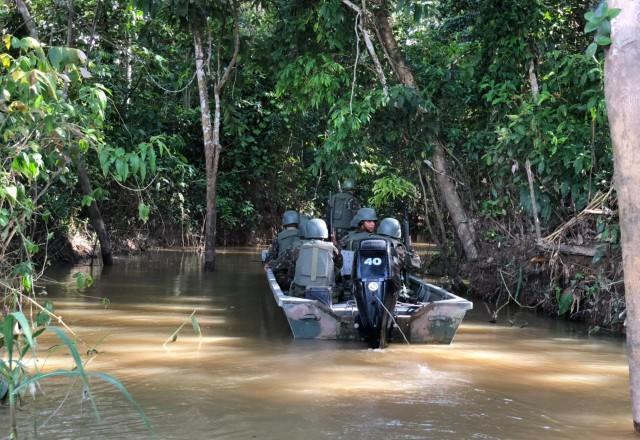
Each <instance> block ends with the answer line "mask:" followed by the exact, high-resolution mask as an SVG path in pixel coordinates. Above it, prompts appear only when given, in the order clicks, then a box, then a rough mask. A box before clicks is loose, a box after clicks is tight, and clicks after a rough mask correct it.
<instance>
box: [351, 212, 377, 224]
mask: <svg viewBox="0 0 640 440" xmlns="http://www.w3.org/2000/svg"><path fill="white" fill-rule="evenodd" d="M356 216H357V217H358V219H359V221H358V224H360V223H361V222H367V221H372V222H377V221H378V216H377V215H376V211H375V209H373V208H360V209H358V212H357V213H356Z"/></svg>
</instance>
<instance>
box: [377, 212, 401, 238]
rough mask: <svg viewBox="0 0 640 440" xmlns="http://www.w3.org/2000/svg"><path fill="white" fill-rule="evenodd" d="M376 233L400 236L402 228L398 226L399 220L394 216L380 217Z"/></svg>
mask: <svg viewBox="0 0 640 440" xmlns="http://www.w3.org/2000/svg"><path fill="white" fill-rule="evenodd" d="M377 233H378V234H379V235H386V236H387V237H393V238H400V237H402V229H401V228H400V222H399V221H398V220H396V219H395V218H391V217H387V218H384V219H382V221H381V222H380V225H379V226H378V231H377Z"/></svg>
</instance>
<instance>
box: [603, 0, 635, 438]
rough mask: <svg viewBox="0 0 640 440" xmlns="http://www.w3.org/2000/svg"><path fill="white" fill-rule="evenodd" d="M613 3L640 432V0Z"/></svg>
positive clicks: (610, 74) (619, 176) (612, 78)
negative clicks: (639, 190) (615, 12)
mask: <svg viewBox="0 0 640 440" xmlns="http://www.w3.org/2000/svg"><path fill="white" fill-rule="evenodd" d="M609 6H610V7H614V8H615V7H618V8H621V12H620V15H619V16H618V17H617V18H615V19H614V20H613V23H612V26H611V40H612V43H611V46H610V48H609V49H608V50H607V55H606V59H605V97H606V102H607V111H608V113H609V124H610V127H611V138H612V140H613V146H614V171H615V187H616V191H617V193H618V208H619V214H620V232H621V236H622V255H623V265H624V285H625V292H626V304H627V350H628V355H629V380H630V381H631V404H632V413H633V426H634V428H635V430H636V432H640V192H638V188H640V39H638V35H640V20H638V17H640V2H638V1H624V0H610V2H609Z"/></svg>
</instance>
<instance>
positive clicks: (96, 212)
mask: <svg viewBox="0 0 640 440" xmlns="http://www.w3.org/2000/svg"><path fill="white" fill-rule="evenodd" d="M75 163H76V171H77V173H78V183H79V184H80V189H81V191H82V194H84V195H85V196H90V195H91V194H92V193H93V189H92V188H91V181H90V180H89V174H88V173H87V164H86V163H85V161H84V158H83V157H82V154H80V153H78V155H77V156H76V160H75ZM87 211H88V212H89V220H90V221H91V226H92V227H93V230H94V231H96V234H97V235H98V240H100V254H101V255H102V264H103V265H104V266H111V265H113V255H112V253H111V240H110V239H109V234H107V228H106V227H105V225H104V221H103V220H102V214H100V209H99V208H98V204H97V203H96V201H95V200H94V201H92V202H91V205H89V206H88V208H87Z"/></svg>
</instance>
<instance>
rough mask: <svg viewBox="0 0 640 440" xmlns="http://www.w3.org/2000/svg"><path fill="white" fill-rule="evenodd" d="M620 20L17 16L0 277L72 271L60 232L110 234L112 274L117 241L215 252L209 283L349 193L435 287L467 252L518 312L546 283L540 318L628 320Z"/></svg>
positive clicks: (408, 14)
mask: <svg viewBox="0 0 640 440" xmlns="http://www.w3.org/2000/svg"><path fill="white" fill-rule="evenodd" d="M594 8H595V9H594ZM618 12H619V10H617V9H609V8H607V5H606V3H602V4H600V5H597V4H589V3H588V2H581V1H572V0H558V1H553V2H543V1H538V0H509V1H495V0H492V1H486V0H433V1H411V2H408V1H400V0H398V1H387V0H371V1H369V2H362V3H353V2H351V1H349V0H321V1H288V0H285V1H279V0H272V1H240V0H238V1H231V0H229V1H215V2H209V1H206V0H192V1H186V0H174V1H148V0H144V1H139V2H114V1H102V0H66V1H49V0H33V1H30V2H25V1H24V0H14V1H9V2H4V3H3V4H2V5H1V6H0V28H1V31H2V34H3V44H2V48H1V51H2V53H1V54H0V57H1V58H0V59H1V61H2V62H1V65H0V68H1V69H2V79H0V90H1V91H2V95H1V96H0V133H1V134H2V147H1V148H2V158H3V159H2V164H3V169H2V171H1V173H2V174H0V227H2V228H3V233H2V237H1V238H2V242H1V243H0V245H2V252H3V253H6V254H7V255H11V259H5V260H4V261H5V263H0V264H4V266H3V270H4V271H5V272H6V271H13V272H12V273H14V274H15V273H18V274H23V275H21V276H23V278H24V277H27V275H28V276H29V277H30V276H31V273H32V272H31V271H33V270H34V268H35V267H40V266H39V265H35V266H34V265H33V264H32V262H31V260H32V258H34V257H35V258H36V259H38V256H40V257H39V258H40V260H39V261H42V254H43V253H45V252H47V251H48V253H49V257H52V256H53V257H54V258H55V257H56V255H57V256H58V258H64V257H65V256H66V253H65V249H68V239H69V237H72V236H74V234H76V235H77V234H80V235H82V234H85V235H86V234H87V233H90V234H93V233H96V234H97V238H96V241H98V240H99V241H100V243H101V244H102V249H101V250H102V254H103V258H104V259H105V263H107V264H108V262H109V258H110V254H111V250H112V249H111V248H112V247H114V248H115V249H116V250H117V249H122V246H123V243H128V244H129V245H131V243H138V242H144V241H145V240H147V239H153V240H154V241H153V243H160V244H161V245H165V246H172V245H180V246H183V245H184V246H202V247H204V249H205V260H206V261H205V265H208V268H209V269H212V268H213V265H214V261H215V247H216V245H227V244H245V243H249V244H253V243H257V242H260V241H265V240H268V239H269V238H270V237H271V236H272V235H273V233H274V232H275V231H276V230H277V229H278V228H279V218H280V215H281V214H282V212H283V211H284V210H286V209H298V210H300V211H304V212H306V213H308V214H312V215H313V214H315V215H322V212H323V210H324V206H325V204H326V200H327V197H328V196H329V195H330V193H331V192H336V191H338V189H339V183H340V182H341V181H343V180H344V179H345V178H354V179H355V180H356V181H357V185H358V196H359V197H360V198H361V199H362V200H364V201H366V202H367V203H368V204H370V205H372V206H374V207H375V208H377V209H378V211H379V212H380V213H381V215H399V214H400V213H402V211H403V210H404V209H407V210H408V213H409V216H410V218H411V220H412V224H413V231H414V234H416V235H418V236H419V238H420V239H422V240H425V241H429V242H433V243H436V244H437V245H438V247H439V256H437V257H436V258H435V259H436V260H438V261H440V262H444V263H442V265H444V267H445V269H444V272H445V273H447V274H449V275H452V276H454V275H458V272H459V271H458V269H459V267H458V266H459V265H460V263H459V262H460V261H462V257H466V260H467V261H472V262H478V263H477V267H479V268H480V269H481V270H482V271H484V272H486V270H485V269H486V267H487V265H490V266H491V267H493V268H495V267H498V268H501V269H500V270H503V271H499V272H496V273H498V275H496V276H495V277H493V278H492V280H491V282H492V283H493V285H491V286H490V287H488V288H487V289H484V290H486V291H490V294H495V293H496V292H499V291H502V292H503V293H505V294H506V292H507V291H508V290H509V289H508V288H507V289H504V288H506V287H507V284H509V285H510V286H512V290H513V291H514V292H515V293H516V298H515V299H516V300H517V295H518V294H519V293H520V286H521V284H522V281H523V277H524V280H525V281H527V280H526V278H527V277H528V275H529V274H534V275H535V274H537V273H538V272H540V270H539V269H540V266H545V267H546V274H547V275H546V277H543V279H542V280H538V281H536V280H534V282H533V284H534V285H536V286H537V287H538V294H539V295H538V296H540V297H541V298H543V299H544V300H545V304H546V305H547V306H548V307H549V308H550V309H552V310H554V311H558V312H559V313H560V314H564V313H566V312H571V313H572V314H575V313H578V315H576V317H580V315H579V314H580V307H579V306H580V302H579V301H580V298H582V297H584V298H583V299H586V300H588V301H591V303H593V304H595V303H598V302H602V301H604V302H605V303H606V307H604V308H603V309H602V310H605V311H606V313H607V314H608V315H607V316H608V318H607V319H605V320H604V321H606V325H607V326H613V325H619V324H621V323H622V320H623V318H618V315H619V314H620V312H621V311H622V310H624V302H623V300H622V298H621V293H620V292H619V291H621V287H622V286H621V285H620V283H618V280H619V279H620V277H621V270H620V261H619V260H620V247H619V240H620V234H619V230H620V228H619V226H618V220H617V211H616V200H615V193H613V191H612V175H613V152H612V147H611V139H610V134H609V126H608V121H607V114H606V108H605V97H604V93H603V92H604V54H605V52H604V50H602V48H606V47H607V46H608V45H609V44H610V43H611V40H610V39H609V36H610V31H611V19H613V18H614V17H616V16H617V14H618ZM133 246H137V245H135V244H134V245H133ZM536 246H537V247H536ZM496 249H512V250H513V249H516V251H517V252H513V251H511V252H509V251H506V250H505V251H504V252H498V253H496V252H495V250H496ZM532 249H533V250H532ZM540 252H543V254H542V255H538V254H539V253H540ZM544 252H546V253H544ZM576 256H578V257H577V258H578V259H580V258H582V260H579V261H578V262H576V261H573V260H571V261H565V260H563V258H565V257H569V258H574V257H576ZM585 258H586V260H585ZM10 260H11V262H9V261H10ZM16 264H18V267H19V268H21V269H19V270H18V271H17V272H16V270H15V267H16ZM20 264H22V266H20ZM598 264H600V265H599V266H598ZM587 266H589V267H588V268H585V267H587ZM452 267H453V268H454V269H451V268H452ZM523 270H524V276H523ZM27 278H28V277H27ZM481 278H482V277H481ZM505 278H506V281H505ZM18 279H19V278H18ZM477 281H478V284H477V286H478V290H482V289H483V288H484V287H485V286H484V285H483V284H482V280H477ZM485 281H486V280H485ZM24 282H25V283H26V284H27V285H29V281H28V280H27V281H24ZM516 286H517V290H516ZM596 292H605V294H599V295H595V296H594V293H596ZM485 293H486V292H485ZM489 296H491V295H489ZM535 299H536V297H535V296H534V297H532V300H531V301H525V302H535ZM576 301H578V302H577V303H576ZM593 304H592V305H593ZM496 305H497V304H496ZM576 305H577V306H578V307H577V308H576ZM583 310H584V308H583ZM594 310H595V309H594ZM594 310H591V312H592V313H594ZM598 310H599V309H598ZM596 311H597V310H596ZM602 313H605V312H602ZM601 321H602V320H601Z"/></svg>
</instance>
